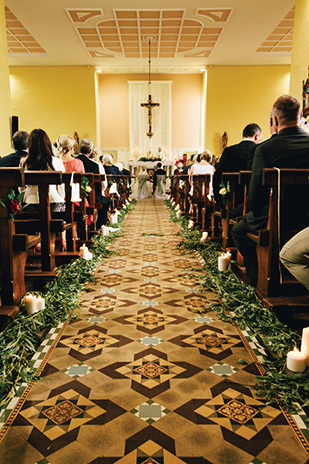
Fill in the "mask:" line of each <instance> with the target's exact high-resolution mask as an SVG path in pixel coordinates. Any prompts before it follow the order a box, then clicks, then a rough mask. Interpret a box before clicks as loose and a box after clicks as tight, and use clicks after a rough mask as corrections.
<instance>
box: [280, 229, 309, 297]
mask: <svg viewBox="0 0 309 464" xmlns="http://www.w3.org/2000/svg"><path fill="white" fill-rule="evenodd" d="M304 254H309V227H306V229H304V230H301V231H300V232H298V234H296V235H294V237H292V238H291V240H289V241H288V242H287V243H286V244H285V245H284V247H283V248H282V250H281V251H280V261H281V262H282V264H284V266H285V267H286V268H287V270H288V271H289V272H290V273H291V274H292V275H293V276H294V277H295V279H297V280H298V282H300V283H301V284H303V285H304V286H305V287H306V288H307V289H308V290H309V264H308V263H306V262H305V260H304V258H303V256H304Z"/></svg>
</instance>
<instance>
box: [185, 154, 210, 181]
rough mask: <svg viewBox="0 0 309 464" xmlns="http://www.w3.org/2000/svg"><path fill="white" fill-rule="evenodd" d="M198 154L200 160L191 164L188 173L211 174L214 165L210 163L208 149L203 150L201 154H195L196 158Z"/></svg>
mask: <svg viewBox="0 0 309 464" xmlns="http://www.w3.org/2000/svg"><path fill="white" fill-rule="evenodd" d="M198 156H199V159H200V161H199V162H196V163H193V164H192V166H191V167H190V169H189V172H188V174H189V175H190V176H194V175H198V174H213V173H214V167H213V166H212V164H210V161H211V159H212V153H211V152H210V151H209V150H205V151H204V152H203V153H202V154H201V155H197V158H196V160H198Z"/></svg>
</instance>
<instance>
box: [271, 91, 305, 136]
mask: <svg viewBox="0 0 309 464" xmlns="http://www.w3.org/2000/svg"><path fill="white" fill-rule="evenodd" d="M272 117H273V119H274V122H275V124H276V125H277V126H278V131H280V130H281V129H284V128H286V127H294V126H298V125H299V121H300V117H301V110H300V103H299V100H298V99H297V98H296V97H292V96H291V95H282V96H281V97H279V98H278V99H277V100H276V101H275V103H274V105H273V109H272Z"/></svg>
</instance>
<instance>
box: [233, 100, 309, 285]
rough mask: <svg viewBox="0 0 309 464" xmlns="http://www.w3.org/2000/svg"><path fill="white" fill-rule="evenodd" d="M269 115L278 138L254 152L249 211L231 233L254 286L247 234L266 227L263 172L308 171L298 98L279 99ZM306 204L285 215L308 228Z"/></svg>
mask: <svg viewBox="0 0 309 464" xmlns="http://www.w3.org/2000/svg"><path fill="white" fill-rule="evenodd" d="M271 115H272V118H273V120H274V124H275V126H276V127H277V135H276V136H275V137H271V138H270V139H268V140H266V141H265V142H263V143H261V144H260V145H258V147H257V148H256V150H255V153H254V158H253V165H252V175H251V181H250V185H249V192H248V200H249V204H250V207H251V211H250V212H249V213H247V214H246V215H245V216H244V217H243V218H242V219H241V221H239V222H238V223H237V224H236V225H235V226H234V227H233V229H232V237H233V239H234V242H235V244H236V246H237V249H238V250H239V251H240V253H241V254H242V256H243V258H244V262H245V266H246V273H247V275H248V276H250V277H251V279H252V284H253V285H255V284H256V282H257V276H258V265H257V256H256V245H255V243H254V242H252V240H250V239H248V238H247V235H246V234H247V232H254V233H255V232H257V231H258V230H261V229H264V228H266V226H267V217H268V201H269V189H268V188H267V187H264V186H263V185H262V174H263V168H273V167H276V168H296V169H300V168H304V169H309V134H308V133H307V132H305V131H304V130H302V129H301V128H300V127H299V124H300V117H301V111H300V103H299V101H298V100H297V98H296V97H292V96H290V95H283V96H281V97H279V98H278V99H277V100H276V101H275V103H274V105H273V108H272V113H271ZM294 188H297V187H294ZM300 199H301V198H300ZM307 203H308V202H307V200H306V201H300V202H299V204H298V205H295V204H293V205H290V207H288V208H287V209H288V211H286V212H285V213H288V214H289V216H291V215H293V219H294V216H295V220H297V221H298V223H299V222H300V221H302V227H306V225H309V224H308V219H309V218H308V208H306V205H307ZM282 219H283V218H282ZM298 225H299V226H301V225H300V224H298Z"/></svg>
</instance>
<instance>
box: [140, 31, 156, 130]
mask: <svg viewBox="0 0 309 464" xmlns="http://www.w3.org/2000/svg"><path fill="white" fill-rule="evenodd" d="M151 39H152V37H148V43H149V59H148V63H149V79H148V85H149V89H150V88H151V87H150V85H151V53H150V43H151ZM141 106H143V107H144V108H148V132H146V135H147V137H149V139H151V137H152V136H153V132H152V109H153V108H155V107H156V106H160V103H155V102H153V101H152V98H151V95H150V92H149V95H148V101H147V102H146V103H141Z"/></svg>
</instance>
